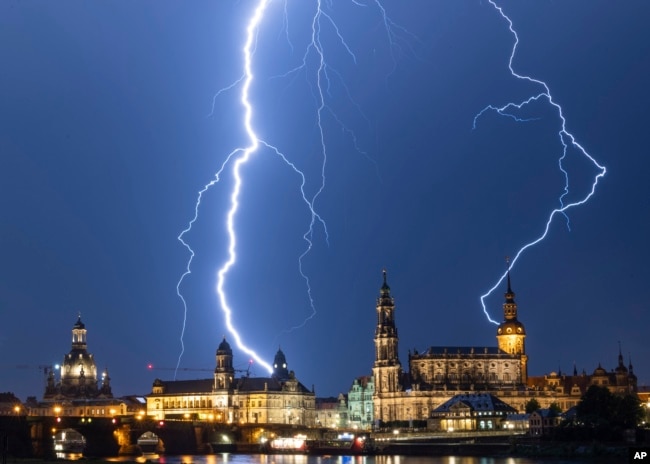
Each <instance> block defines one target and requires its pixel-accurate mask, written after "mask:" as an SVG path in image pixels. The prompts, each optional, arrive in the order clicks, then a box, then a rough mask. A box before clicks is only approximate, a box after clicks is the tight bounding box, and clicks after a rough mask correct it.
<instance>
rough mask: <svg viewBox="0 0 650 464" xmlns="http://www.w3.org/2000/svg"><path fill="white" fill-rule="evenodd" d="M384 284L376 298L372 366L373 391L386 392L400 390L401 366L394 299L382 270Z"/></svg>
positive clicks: (384, 272)
mask: <svg viewBox="0 0 650 464" xmlns="http://www.w3.org/2000/svg"><path fill="white" fill-rule="evenodd" d="M383 274H384V284H383V285H382V286H381V289H380V290H379V298H377V306H376V309H377V328H376V329H375V363H374V365H373V368H372V372H373V375H374V377H375V391H376V392H377V393H388V392H397V391H400V384H399V382H400V377H401V374H402V366H401V364H400V362H399V358H398V350H397V342H398V337H397V327H396V326H395V300H394V299H393V297H391V295H390V287H389V286H388V283H387V281H386V270H384V271H383Z"/></svg>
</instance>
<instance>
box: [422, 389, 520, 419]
mask: <svg viewBox="0 0 650 464" xmlns="http://www.w3.org/2000/svg"><path fill="white" fill-rule="evenodd" d="M461 405H464V406H466V407H467V408H469V409H470V410H472V411H477V412H478V411H480V412H505V413H506V414H511V413H513V414H514V413H516V412H518V411H517V410H516V409H515V408H513V407H512V406H510V405H509V404H507V403H506V402H504V401H502V400H500V399H499V398H497V397H496V396H494V395H491V394H489V393H469V394H464V395H455V396H453V397H452V398H450V399H449V400H447V401H445V402H444V403H442V404H441V405H440V406H438V407H437V408H435V409H434V410H433V411H432V412H431V413H432V415H433V414H436V415H438V414H444V413H447V412H449V411H450V410H453V409H456V408H457V407H458V406H461Z"/></svg>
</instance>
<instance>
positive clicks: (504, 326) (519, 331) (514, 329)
mask: <svg viewBox="0 0 650 464" xmlns="http://www.w3.org/2000/svg"><path fill="white" fill-rule="evenodd" d="M497 335H526V329H525V328H524V324H522V323H521V322H519V321H518V320H517V319H511V320H509V321H503V322H502V323H501V324H499V327H498V328H497Z"/></svg>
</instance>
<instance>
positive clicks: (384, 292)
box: [381, 268, 390, 295]
mask: <svg viewBox="0 0 650 464" xmlns="http://www.w3.org/2000/svg"><path fill="white" fill-rule="evenodd" d="M382 272H383V274H384V284H383V285H382V286H381V294H382V295H389V294H390V287H389V286H388V282H387V276H386V275H387V272H386V269H385V268H384V270H383V271H382Z"/></svg>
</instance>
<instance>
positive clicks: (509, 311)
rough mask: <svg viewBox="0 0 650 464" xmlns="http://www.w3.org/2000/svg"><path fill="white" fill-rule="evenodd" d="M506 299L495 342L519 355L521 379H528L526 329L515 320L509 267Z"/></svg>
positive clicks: (511, 352)
mask: <svg viewBox="0 0 650 464" xmlns="http://www.w3.org/2000/svg"><path fill="white" fill-rule="evenodd" d="M504 296H505V298H506V301H505V303H503V322H501V324H499V327H498V328H497V343H498V346H499V349H500V350H501V351H504V352H506V353H508V354H517V355H520V356H521V381H522V383H524V384H525V383H526V382H527V380H528V356H526V346H525V343H524V342H525V339H526V329H525V328H524V325H523V324H522V323H521V322H519V320H517V303H515V292H513V291H512V288H511V286H510V269H508V288H507V290H506V293H505V295H504Z"/></svg>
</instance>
